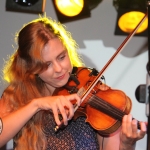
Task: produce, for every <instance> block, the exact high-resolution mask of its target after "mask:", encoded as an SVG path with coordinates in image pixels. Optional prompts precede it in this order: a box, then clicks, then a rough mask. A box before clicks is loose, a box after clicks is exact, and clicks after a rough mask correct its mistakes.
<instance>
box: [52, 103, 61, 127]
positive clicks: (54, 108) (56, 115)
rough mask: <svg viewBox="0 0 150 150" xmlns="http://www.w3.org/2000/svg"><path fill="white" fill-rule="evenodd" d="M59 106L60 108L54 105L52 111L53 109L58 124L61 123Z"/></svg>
mask: <svg viewBox="0 0 150 150" xmlns="http://www.w3.org/2000/svg"><path fill="white" fill-rule="evenodd" d="M57 108H58V107H57V106H53V107H52V111H53V115H54V119H55V122H56V124H57V125H60V124H61V122H60V120H59V117H58V109H57Z"/></svg>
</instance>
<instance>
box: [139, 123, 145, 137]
mask: <svg viewBox="0 0 150 150" xmlns="http://www.w3.org/2000/svg"><path fill="white" fill-rule="evenodd" d="M140 127H141V129H140V131H139V136H138V139H142V138H143V137H144V136H145V134H146V131H147V126H146V124H145V122H140Z"/></svg>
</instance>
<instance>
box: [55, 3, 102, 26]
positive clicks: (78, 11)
mask: <svg viewBox="0 0 150 150" xmlns="http://www.w3.org/2000/svg"><path fill="white" fill-rule="evenodd" d="M52 1H53V5H54V8H55V12H56V15H57V18H58V20H59V21H60V22H61V23H64V22H70V21H75V20H79V19H83V18H88V17H90V16H91V13H90V10H91V9H93V8H95V7H96V6H97V5H98V4H99V3H100V2H101V1H102V0H52Z"/></svg>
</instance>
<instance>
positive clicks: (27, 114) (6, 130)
mask: <svg viewBox="0 0 150 150" xmlns="http://www.w3.org/2000/svg"><path fill="white" fill-rule="evenodd" d="M75 99H76V100H77V104H78V105H80V98H79V97H78V96H77V94H72V95H68V96H49V97H43V98H39V99H34V100H32V101H31V102H30V103H29V104H27V105H25V106H24V107H22V108H20V109H18V110H17V111H14V112H12V113H9V114H7V115H6V116H3V115H2V113H1V112H3V110H5V108H4V106H2V105H1V104H0V108H2V109H0V117H1V118H2V120H3V130H2V133H1V134H0V147H1V146H3V145H4V144H5V143H6V142H8V141H9V140H10V139H11V138H13V137H14V136H15V135H16V134H17V133H18V131H20V129H21V128H22V127H23V126H24V125H25V124H26V123H27V122H28V121H29V120H30V118H31V117H32V116H33V115H34V114H36V113H37V112H38V111H40V110H52V112H53V114H54V118H55V121H56V123H57V124H60V120H59V118H58V110H59V112H60V113H61V114H62V117H63V121H64V124H67V122H68V119H71V118H72V117H73V115H74V109H73V105H72V103H71V102H70V100H75ZM65 107H67V108H68V111H69V116H68V114H67V112H66V110H65Z"/></svg>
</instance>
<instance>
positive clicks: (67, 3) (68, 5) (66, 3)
mask: <svg viewBox="0 0 150 150" xmlns="http://www.w3.org/2000/svg"><path fill="white" fill-rule="evenodd" d="M55 4H56V6H57V9H58V10H59V11H60V12H61V13H62V14H64V15H65V16H69V17H72V16H76V15H78V14H79V13H80V12H81V11H82V9H83V6H84V0H55Z"/></svg>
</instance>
